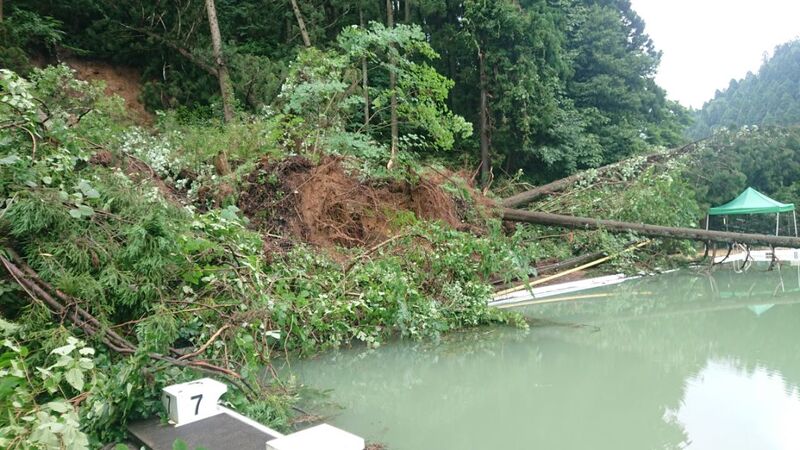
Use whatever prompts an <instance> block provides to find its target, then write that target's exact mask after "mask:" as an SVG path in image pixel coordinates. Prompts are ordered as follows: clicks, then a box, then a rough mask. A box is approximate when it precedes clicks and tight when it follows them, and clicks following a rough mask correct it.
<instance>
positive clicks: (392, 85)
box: [386, 0, 399, 169]
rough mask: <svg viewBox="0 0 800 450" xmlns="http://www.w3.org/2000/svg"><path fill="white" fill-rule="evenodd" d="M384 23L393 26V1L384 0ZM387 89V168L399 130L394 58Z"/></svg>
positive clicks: (392, 158)
mask: <svg viewBox="0 0 800 450" xmlns="http://www.w3.org/2000/svg"><path fill="white" fill-rule="evenodd" d="M386 25H387V26H388V27H389V28H394V1H393V0H386ZM389 66H390V68H389V89H391V91H392V98H391V100H390V102H389V109H390V115H391V118H390V124H391V132H392V155H391V156H390V157H389V164H387V165H386V167H387V168H388V169H391V168H392V166H394V160H395V158H396V157H397V147H398V141H399V137H398V135H399V132H398V130H397V92H396V88H397V72H396V70H395V60H394V58H391V60H390V61H389Z"/></svg>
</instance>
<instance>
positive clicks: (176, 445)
mask: <svg viewBox="0 0 800 450" xmlns="http://www.w3.org/2000/svg"><path fill="white" fill-rule="evenodd" d="M172 450H189V444H187V443H186V442H185V441H183V440H182V439H175V442H173V443H172Z"/></svg>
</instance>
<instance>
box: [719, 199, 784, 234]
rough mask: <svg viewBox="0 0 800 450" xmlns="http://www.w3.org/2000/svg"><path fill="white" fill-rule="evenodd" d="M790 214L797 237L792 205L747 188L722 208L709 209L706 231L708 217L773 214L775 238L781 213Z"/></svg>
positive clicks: (778, 230)
mask: <svg viewBox="0 0 800 450" xmlns="http://www.w3.org/2000/svg"><path fill="white" fill-rule="evenodd" d="M789 212H791V213H792V221H793V223H794V235H795V237H797V215H796V213H795V209H794V204H793V203H781V202H779V201H777V200H773V199H771V198H769V197H767V196H766V195H764V194H762V193H761V192H758V191H757V190H755V189H753V188H751V187H749V188H747V189H745V191H744V192H742V193H741V194H739V196H738V197H736V198H735V199H733V200H731V201H729V202H728V203H725V204H724V205H722V206H717V207H714V208H710V209H709V210H708V215H707V216H706V230H707V229H708V224H709V218H710V216H731V215H735V214H775V236H778V235H779V234H780V223H781V213H789Z"/></svg>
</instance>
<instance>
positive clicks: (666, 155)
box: [503, 140, 702, 208]
mask: <svg viewBox="0 0 800 450" xmlns="http://www.w3.org/2000/svg"><path fill="white" fill-rule="evenodd" d="M700 142H702V140H700V141H695V142H692V143H691V144H687V145H684V146H683V147H678V148H673V149H670V150H667V151H666V152H661V153H652V154H650V155H647V156H645V157H644V158H645V163H644V164H645V166H646V167H649V166H652V165H654V164H658V163H661V162H665V161H669V160H670V159H673V158H676V157H678V156H681V155H685V154H687V153H691V152H692V151H694V150H695V149H696V148H697V144H698V143H700ZM624 162H625V161H624V160H623V161H620V162H616V163H613V164H609V165H606V166H603V167H600V168H597V169H595V171H596V175H603V174H604V173H606V172H610V171H612V170H614V169H617V168H618V167H619V166H620V164H622V163H624ZM585 174H586V173H585V172H578V173H576V174H574V175H570V176H568V177H566V178H562V179H560V180H556V181H553V182H551V183H547V184H544V185H541V186H537V187H535V188H533V189H531V190H529V191H525V192H520V193H519V194H516V195H514V196H511V197H508V198H506V199H504V200H503V206H505V207H506V208H516V207H519V206H523V205H525V204H528V203H530V202H532V201H534V200H536V199H538V198H539V197H543V196H545V195H549V194H553V193H556V192H560V191H563V190H564V189H566V188H568V187H570V186H572V185H573V184H575V183H577V182H578V181H580V180H581V179H582V178H583V177H584V176H585Z"/></svg>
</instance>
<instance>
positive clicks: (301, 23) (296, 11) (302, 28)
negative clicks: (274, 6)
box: [291, 0, 311, 47]
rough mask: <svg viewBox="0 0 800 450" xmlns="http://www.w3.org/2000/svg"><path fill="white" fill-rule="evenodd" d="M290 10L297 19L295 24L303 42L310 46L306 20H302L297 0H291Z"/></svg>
mask: <svg viewBox="0 0 800 450" xmlns="http://www.w3.org/2000/svg"><path fill="white" fill-rule="evenodd" d="M291 2H292V10H293V11H294V17H295V18H296V19H297V26H298V27H300V35H301V36H303V44H304V45H305V46H306V47H311V39H310V38H309V37H308V30H307V29H306V22H305V20H303V14H302V13H301V12H300V6H298V5H297V0H291Z"/></svg>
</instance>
